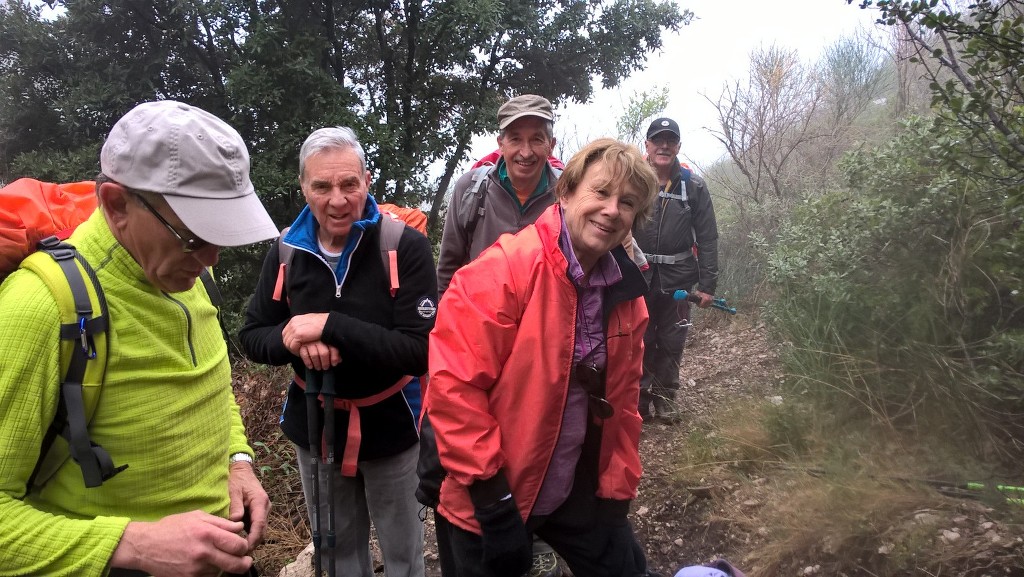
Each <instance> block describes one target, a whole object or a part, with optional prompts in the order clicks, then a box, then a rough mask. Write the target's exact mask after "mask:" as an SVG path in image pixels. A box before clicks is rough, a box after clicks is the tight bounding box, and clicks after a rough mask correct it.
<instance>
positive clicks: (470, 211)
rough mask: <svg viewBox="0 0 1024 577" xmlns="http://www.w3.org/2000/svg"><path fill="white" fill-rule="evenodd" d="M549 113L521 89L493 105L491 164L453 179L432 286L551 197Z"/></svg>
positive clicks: (442, 283) (527, 220) (441, 287)
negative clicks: (495, 154) (495, 133)
mask: <svg viewBox="0 0 1024 577" xmlns="http://www.w3.org/2000/svg"><path fill="white" fill-rule="evenodd" d="M554 123H555V113H554V110H553V109H552V107H551V103H550V102H548V99H546V98H544V97H543V96H537V95H536V94H524V95H522V96H516V97H515V98H512V99H511V100H509V101H508V102H506V103H505V104H503V105H502V106H501V108H499V109H498V151H499V152H500V154H501V156H500V157H499V158H498V162H497V164H496V165H494V166H490V167H480V168H476V169H474V170H472V171H470V172H467V173H466V174H463V175H462V176H461V177H460V178H459V179H458V180H457V181H456V182H455V189H454V192H453V193H452V198H451V201H449V203H448V214H447V216H446V217H445V221H444V233H443V235H442V237H441V252H440V254H439V255H438V259H437V291H438V294H440V295H443V294H444V291H445V289H447V288H448V283H449V282H450V281H451V280H452V275H453V274H455V271H457V270H458V269H459V268H461V267H462V266H463V265H465V264H466V263H468V262H469V261H471V260H473V259H475V258H476V257H477V255H479V254H480V252H481V251H483V250H484V249H485V248H487V247H489V246H491V245H492V244H494V241H496V240H498V237H499V236H501V235H503V234H505V233H516V232H519V231H520V230H522V229H523V228H524V227H525V226H526V225H528V224H532V223H533V221H535V220H537V217H538V216H539V215H540V214H541V213H542V212H544V209H545V208H547V207H549V206H551V204H552V203H553V202H554V199H555V197H554V190H555V181H556V180H558V175H559V174H560V173H561V171H558V170H556V169H554V168H552V167H551V165H550V163H549V162H548V157H549V156H550V155H551V152H552V150H554V148H555V137H554V126H555V124H554Z"/></svg>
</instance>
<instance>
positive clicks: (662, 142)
mask: <svg viewBox="0 0 1024 577" xmlns="http://www.w3.org/2000/svg"><path fill="white" fill-rule="evenodd" d="M647 140H649V141H650V142H651V144H654V145H655V146H675V145H677V144H679V138H678V137H676V136H661V135H660V134H659V135H656V136H654V137H653V138H648V139H647Z"/></svg>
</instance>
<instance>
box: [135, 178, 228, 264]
mask: <svg viewBox="0 0 1024 577" xmlns="http://www.w3.org/2000/svg"><path fill="white" fill-rule="evenodd" d="M131 193H132V194H133V195H135V198H137V199H139V202H141V203H142V206H144V207H145V208H146V210H148V211H149V213H150V214H152V215H153V216H155V217H156V219H157V220H159V221H160V223H161V224H163V225H164V227H165V228H166V229H167V230H169V231H171V234H173V235H174V238H176V239H178V242H180V243H181V250H182V251H183V252H185V253H190V252H195V251H197V250H202V249H204V248H206V247H208V246H210V244H211V243H209V242H206V241H205V240H203V239H201V238H199V237H198V236H196V235H195V233H193V232H192V231H189V232H188V237H186V236H184V235H182V234H181V233H180V232H178V229H176V228H174V226H173V225H172V224H171V223H169V222H167V219H166V218H164V217H163V215H161V214H160V213H159V212H157V210H156V209H155V208H153V205H152V204H149V201H147V200H146V197H145V196H143V195H142V193H140V192H138V191H136V190H132V191H131Z"/></svg>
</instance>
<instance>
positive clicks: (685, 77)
mask: <svg viewBox="0 0 1024 577" xmlns="http://www.w3.org/2000/svg"><path fill="white" fill-rule="evenodd" d="M678 3H679V5H680V6H682V7H683V8H688V9H690V10H691V11H693V12H694V13H695V14H696V17H695V18H694V20H693V22H692V23H691V24H690V25H689V26H684V27H682V28H681V29H680V31H679V32H678V33H668V34H666V35H665V36H664V42H663V44H664V49H663V51H662V52H661V53H660V54H654V55H652V56H651V57H650V58H649V60H648V66H647V68H646V69H645V70H644V71H642V72H638V73H636V74H634V75H633V76H632V77H631V78H630V79H628V80H627V81H626V82H625V83H623V85H622V86H620V87H619V88H617V89H614V90H601V91H599V92H597V93H596V94H595V97H594V99H593V102H592V103H590V104H587V105H570V106H565V107H560V108H559V109H558V110H557V111H556V112H557V113H558V120H557V122H556V124H555V136H556V137H557V138H559V139H560V140H561V141H563V142H564V144H566V145H568V146H569V147H570V148H572V149H573V150H570V151H569V152H573V151H574V150H575V149H577V148H578V145H575V143H577V142H583V143H585V142H588V141H590V140H592V139H594V138H598V137H601V136H616V129H615V123H616V120H617V119H618V117H619V116H620V115H621V112H622V110H623V108H624V106H625V104H626V103H628V102H629V99H630V97H631V96H632V95H633V94H634V91H644V90H650V89H652V88H653V87H655V86H663V85H667V86H668V87H669V104H668V108H667V109H666V110H665V115H666V116H669V117H671V118H672V119H674V120H676V121H677V122H678V123H679V126H680V131H681V132H682V133H683V134H682V140H683V145H682V151H681V153H680V154H681V155H682V156H683V157H684V159H686V160H689V161H691V163H695V164H696V165H697V166H698V167H704V166H707V165H708V164H710V163H712V162H714V161H715V160H717V159H719V158H720V157H721V156H722V155H723V154H724V153H725V149H724V148H723V147H722V145H721V144H720V143H719V142H718V141H717V140H715V139H714V137H713V136H711V135H710V134H709V133H708V131H707V130H706V129H705V127H709V126H712V127H713V126H715V122H716V115H715V110H714V108H713V107H712V105H711V103H709V102H708V101H707V100H706V99H705V98H704V97H703V96H702V94H707V95H708V96H709V97H710V98H711V99H712V100H717V98H718V96H719V94H721V92H722V87H723V85H724V84H725V83H726V82H727V81H729V80H733V79H740V78H745V77H746V72H747V69H748V66H749V62H750V58H749V55H750V53H751V52H752V51H753V50H755V49H756V48H758V47H759V46H761V45H765V46H769V45H771V44H773V43H774V44H776V45H778V46H780V47H785V48H793V49H796V50H798V51H799V53H800V55H801V56H802V57H803V58H804V60H806V61H808V62H813V61H816V60H817V59H818V56H819V55H820V54H821V52H822V49H823V48H825V47H826V46H829V45H831V44H833V43H834V42H835V41H836V40H838V39H840V38H842V37H844V36H848V35H850V34H852V33H853V32H854V31H855V30H856V29H857V28H858V27H866V28H871V27H872V22H873V21H874V20H875V18H876V15H877V12H876V11H874V10H861V9H860V8H859V6H858V5H859V3H860V2H859V0H854V2H853V4H852V5H850V4H847V3H846V0H805V1H802V2H779V1H772V0H678ZM495 138H496V134H490V135H487V136H484V137H479V138H477V139H476V140H475V141H474V148H473V152H472V156H473V157H474V158H476V157H479V156H482V155H484V154H487V153H489V152H491V151H492V150H494V148H495V147H496V141H495ZM564 160H568V159H567V158H566V159H564ZM466 167H467V168H468V164H467V166H466Z"/></svg>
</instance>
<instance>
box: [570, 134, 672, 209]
mask: <svg viewBox="0 0 1024 577" xmlns="http://www.w3.org/2000/svg"><path fill="white" fill-rule="evenodd" d="M598 161H602V162H604V166H605V170H607V171H608V174H609V177H610V179H609V182H610V184H612V185H613V186H622V185H623V184H627V183H628V184H629V185H630V186H631V187H632V188H634V189H636V190H637V192H638V193H639V194H640V199H639V200H640V204H639V206H637V210H636V219H635V220H637V221H641V220H646V219H648V218H650V216H651V207H652V206H654V199H655V198H656V197H657V194H658V175H657V174H655V172H654V169H653V168H651V165H650V164H648V163H647V160H645V159H644V157H643V155H642V154H640V150H639V149H638V148H637V147H635V146H633V145H632V144H626V143H625V142H620V141H618V140H615V139H614V138H599V139H597V140H595V141H593V142H591V143H590V144H588V145H586V146H585V147H583V150H580V151H579V152H577V153H576V154H574V155H573V157H572V158H571V159H569V163H568V164H566V165H565V170H564V171H562V176H560V177H559V178H558V183H557V184H556V185H555V197H556V198H558V199H563V198H565V197H567V196H569V195H570V194H571V193H572V192H573V191H575V190H576V187H577V186H579V184H580V182H583V175H584V174H586V172H587V169H588V168H590V166H591V165H593V164H594V163H596V162H598Z"/></svg>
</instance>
